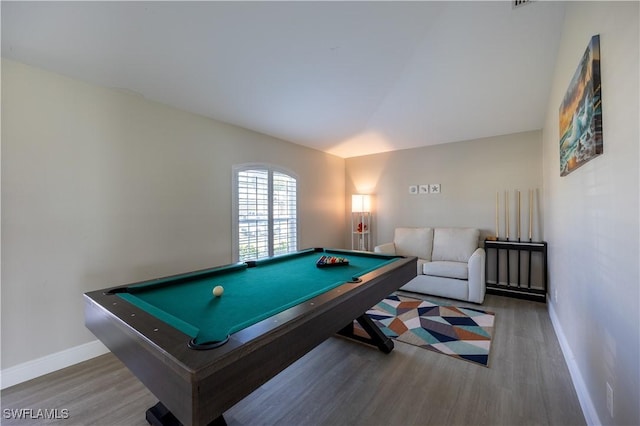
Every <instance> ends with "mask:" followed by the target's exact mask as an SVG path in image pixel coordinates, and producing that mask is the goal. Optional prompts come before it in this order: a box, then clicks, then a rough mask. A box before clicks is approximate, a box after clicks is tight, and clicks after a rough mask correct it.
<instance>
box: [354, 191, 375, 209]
mask: <svg viewBox="0 0 640 426" xmlns="http://www.w3.org/2000/svg"><path fill="white" fill-rule="evenodd" d="M370 211H371V196H370V195H366V194H353V195H352V196H351V212H352V213H369V212H370Z"/></svg>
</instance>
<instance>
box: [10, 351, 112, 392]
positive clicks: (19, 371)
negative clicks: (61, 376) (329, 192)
mask: <svg viewBox="0 0 640 426" xmlns="http://www.w3.org/2000/svg"><path fill="white" fill-rule="evenodd" d="M107 352H109V349H107V347H106V346H105V345H103V344H102V343H101V342H100V341H99V340H94V341H93V342H89V343H85V344H83V345H80V346H75V347H73V348H69V349H65V350H63V351H60V352H56V353H54V354H51V355H47V356H44V357H42V358H38V359H34V360H32V361H27V362H25V363H22V364H18V365H16V366H13V367H9V368H5V369H4V370H2V371H0V389H6V388H8V387H10V386H14V385H17V384H19V383H22V382H26V381H27V380H31V379H35V378H36V377H40V376H43V375H45V374H48V373H52V372H54V371H57V370H60V369H62V368H66V367H69V366H71V365H74V364H77V363H79V362H82V361H86V360H88V359H91V358H95V357H97V356H99V355H103V354H106V353H107Z"/></svg>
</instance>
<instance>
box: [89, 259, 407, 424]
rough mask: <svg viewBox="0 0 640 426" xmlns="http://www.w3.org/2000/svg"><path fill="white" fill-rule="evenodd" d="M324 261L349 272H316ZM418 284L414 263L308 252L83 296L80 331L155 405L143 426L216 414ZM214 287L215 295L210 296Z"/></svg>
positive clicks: (370, 329)
mask: <svg viewBox="0 0 640 426" xmlns="http://www.w3.org/2000/svg"><path fill="white" fill-rule="evenodd" d="M322 256H332V257H342V258H344V259H346V260H347V261H348V264H341V265H333V266H329V267H318V265H317V264H316V262H317V261H318V260H319V258H321V257H322ZM415 275H416V258H411V257H409V258H407V257H401V256H386V255H379V254H374V253H368V252H362V251H349V250H329V249H322V248H314V249H308V250H302V251H299V252H295V253H291V254H287V255H282V256H276V257H272V258H268V259H263V260H258V261H252V262H246V263H238V264H232V265H225V266H220V267H215V268H210V269H205V270H200V271H195V272H189V273H184V274H180V275H174V276H170V277H164V278H158V279H154V280H149V281H144V282H140V283H134V284H129V285H124V286H117V287H112V288H108V289H104V290H98V291H92V292H88V293H85V295H84V296H85V297H84V298H85V324H86V326H87V328H88V329H89V330H91V331H92V332H93V334H95V335H96V336H97V337H98V338H99V339H100V340H101V341H102V342H103V343H104V344H105V345H106V346H107V347H108V348H109V349H110V350H111V351H112V352H113V353H114V354H115V355H116V356H117V357H118V358H119V359H120V360H121V361H122V362H123V363H124V364H125V365H126V366H127V367H128V368H129V369H130V370H131V371H132V372H133V373H134V374H135V375H136V376H137V377H138V379H140V381H141V382H142V383H143V384H144V385H145V386H147V388H148V389H149V390H150V391H151V392H152V393H153V394H154V395H155V396H156V397H157V398H158V399H159V400H160V402H159V403H158V404H157V405H156V406H154V407H152V408H150V409H149V410H147V413H146V415H147V421H148V422H149V423H151V424H179V423H177V422H178V421H179V422H180V423H181V424H184V425H190V424H193V425H204V424H211V423H217V424H224V417H223V413H224V412H225V411H226V410H228V409H229V408H231V407H232V406H233V405H234V404H236V403H237V402H239V401H240V400H241V399H243V398H244V397H245V396H247V395H248V394H250V393H251V392H253V391H254V390H255V389H257V388H258V387H259V386H261V385H262V384H263V383H265V382H266V381H268V380H269V379H271V378H272V377H273V376H275V375H276V374H278V373H279V372H280V371H282V370H283V369H285V368H286V367H287V366H289V365H290V364H292V363H293V362H295V361H296V360H297V359H299V358H300V357H302V356H303V355H304V354H306V353H307V352H309V351H310V350H311V349H313V348H314V347H316V346H317V345H319V344H320V343H322V342H323V341H324V340H326V339H327V338H329V337H331V336H332V335H335V334H336V333H340V334H343V335H347V336H351V337H354V338H358V336H357V334H358V333H356V334H354V333H353V324H354V320H356V321H357V322H358V323H359V324H360V325H361V327H362V329H364V330H365V331H366V332H367V334H368V335H369V336H370V337H371V342H372V343H373V344H375V345H377V346H378V348H379V349H380V350H382V351H383V352H385V353H388V352H390V351H391V350H392V349H393V342H392V341H391V340H390V339H388V338H387V337H386V336H385V335H384V334H383V333H382V332H381V331H380V330H379V329H378V328H377V327H376V326H375V324H373V322H371V320H370V319H369V318H368V317H367V316H366V315H365V312H366V311H367V310H368V309H369V308H370V307H372V306H374V305H375V304H376V303H378V302H379V301H380V300H382V299H383V298H384V297H386V296H387V295H389V294H390V293H392V292H393V291H395V290H397V289H398V288H400V287H401V286H402V285H404V284H405V283H406V282H408V281H409V280H410V279H411V278H413V277H415ZM218 285H219V286H222V287H223V288H224V292H223V294H222V295H221V296H219V297H218V296H215V295H213V294H212V290H213V288H214V287H215V286H218Z"/></svg>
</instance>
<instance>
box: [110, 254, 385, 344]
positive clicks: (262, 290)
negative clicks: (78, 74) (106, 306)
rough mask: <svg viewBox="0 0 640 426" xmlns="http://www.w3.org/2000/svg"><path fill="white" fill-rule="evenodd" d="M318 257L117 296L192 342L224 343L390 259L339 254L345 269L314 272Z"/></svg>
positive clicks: (162, 283) (189, 277)
mask: <svg viewBox="0 0 640 426" xmlns="http://www.w3.org/2000/svg"><path fill="white" fill-rule="evenodd" d="M323 254H327V252H314V251H305V252H299V253H294V254H290V255H285V256H279V257H278V258H276V259H275V260H273V259H269V260H267V261H259V262H257V266H256V267H252V268H246V267H244V266H234V267H227V268H220V269H214V270H211V271H208V272H206V273H195V274H186V275H184V276H179V277H177V278H176V277H174V278H168V279H163V280H158V281H156V282H151V283H146V284H142V285H134V286H130V287H129V293H119V294H118V296H119V297H121V298H123V299H125V300H127V301H129V302H130V303H133V304H134V305H136V306H138V307H139V308H141V309H144V310H146V311H147V312H149V313H151V314H152V315H154V316H156V317H157V318H159V319H161V320H162V321H164V322H166V323H168V324H169V325H171V326H173V327H175V328H177V329H179V330H180V331H182V332H183V333H185V334H187V335H189V336H191V337H193V338H195V341H196V343H205V342H211V341H219V340H224V339H225V338H226V337H227V336H228V335H230V334H233V333H235V332H237V331H239V330H242V329H243V328H246V327H249V326H251V325H253V324H255V323H257V322H259V321H262V320H263V319H266V318H269V317H270V316H273V315H275V314H277V313H280V312H282V311H284V310H286V309H288V308H290V307H292V306H295V305H297V304H300V303H302V302H304V301H306V300H309V299H311V298H313V297H315V296H317V295H319V294H322V293H324V292H327V291H329V290H331V289H333V288H335V287H337V286H339V285H341V284H343V283H345V282H347V281H349V280H350V279H351V278H353V277H358V276H361V275H364V274H365V273H367V272H370V271H372V270H374V269H377V268H379V267H381V266H383V265H385V264H387V263H390V262H393V261H394V259H395V258H393V257H389V256H374V255H367V254H365V255H360V254H355V253H347V254H344V253H342V252H340V254H339V255H341V256H344V257H346V258H347V259H349V265H348V266H344V265H342V266H334V267H328V268H317V267H316V265H315V263H316V261H317V260H318V259H319V258H320V257H321V256H322V255H323ZM329 254H331V253H330V252H329ZM217 285H221V286H223V287H224V294H223V295H222V297H214V296H213V295H212V290H213V288H214V287H215V286H217Z"/></svg>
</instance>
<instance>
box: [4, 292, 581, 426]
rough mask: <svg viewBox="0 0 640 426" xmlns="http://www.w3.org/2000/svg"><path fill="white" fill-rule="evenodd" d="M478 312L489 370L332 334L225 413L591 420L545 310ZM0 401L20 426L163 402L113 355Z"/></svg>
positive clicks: (501, 305) (296, 417) (303, 421)
mask: <svg viewBox="0 0 640 426" xmlns="http://www.w3.org/2000/svg"><path fill="white" fill-rule="evenodd" d="M408 295H410V294H408ZM430 299H432V300H437V299H435V298H430ZM453 303H454V304H455V305H458V306H471V307H476V308H478V305H473V304H465V303H461V302H453ZM480 308H481V309H485V310H489V311H492V312H495V313H496V327H495V332H494V338H493V344H492V349H491V354H490V362H489V368H485V367H482V366H478V365H475V364H472V363H469V362H465V361H461V360H458V359H454V358H451V357H448V356H445V355H441V354H437V353H434V352H431V351H428V350H424V349H420V348H417V347H414V346H410V345H407V344H403V343H399V342H396V345H395V349H394V350H393V352H392V353H391V354H389V355H385V354H383V353H381V352H380V351H378V350H376V349H373V348H370V347H368V346H365V345H361V344H358V343H355V342H352V341H348V340H345V339H342V338H338V337H335V338H330V339H329V340H327V341H326V342H324V343H323V344H322V345H320V346H318V347H317V348H316V349H314V350H313V351H311V352H310V353H309V354H307V355H306V356H305V357H303V358H301V359H300V360H299V361H297V362H296V363H295V364H293V365H292V366H291V367H289V368H288V369H286V370H285V371H283V372H282V373H280V374H279V375H278V376H276V377H275V378H273V379H272V380H271V381H269V382H268V383H266V384H265V385H264V386H262V387H261V388H259V389H258V390H256V391H255V392H254V393H252V394H251V395H249V396H248V397H247V398H245V399H244V400H243V401H241V402H240V403H238V404H237V405H236V406H234V407H233V408H232V409H230V410H229V411H228V412H227V413H225V418H226V420H227V423H228V424H229V426H234V425H255V424H263V425H276V424H277V425H583V424H585V421H584V417H583V415H582V412H581V409H580V405H579V403H578V400H577V397H576V393H575V391H574V388H573V385H572V383H571V379H570V376H569V372H568V369H567V366H566V364H565V362H564V358H563V356H562V353H561V351H560V347H559V345H558V341H557V339H556V336H555V334H554V331H553V328H552V326H551V321H550V319H549V316H548V314H547V310H546V306H545V305H544V304H541V303H537V302H530V301H523V300H517V299H510V298H506V297H501V296H494V295H489V296H487V298H486V300H485V303H484V305H483V306H482V307H480ZM1 398H2V402H1V404H2V419H1V422H2V424H3V425H20V426H23V425H42V424H51V425H65V426H70V425H109V426H112V425H122V426H128V425H131V426H135V425H141V426H142V425H146V421H145V419H144V412H145V410H146V409H147V408H149V407H150V406H151V405H153V404H155V403H156V402H157V401H156V399H155V398H154V396H153V395H152V394H151V393H150V392H149V391H147V389H146V388H145V387H144V386H143V385H142V384H141V383H140V382H139V381H138V380H137V379H136V378H135V377H134V376H132V375H131V374H130V373H129V372H128V370H127V369H126V368H125V367H124V366H123V365H122V364H121V363H120V362H119V361H118V360H117V359H116V358H115V357H114V356H112V355H111V354H107V355H103V356H100V357H98V358H95V359H92V360H89V361H86V362H84V363H81V364H78V365H75V366H72V367H69V368H66V369H64V370H60V371H57V372H54V373H51V374H48V375H46V376H43V377H40V378H37V379H34V380H31V381H29V382H26V383H22V384H19V385H16V386H13V387H11V388H8V389H5V390H4V391H2V393H1ZM6 409H33V410H34V413H35V410H37V409H58V410H62V409H66V410H68V414H69V418H68V419H59V420H42V419H38V420H25V419H22V420H16V419H7V418H6V411H5V410H6Z"/></svg>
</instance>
